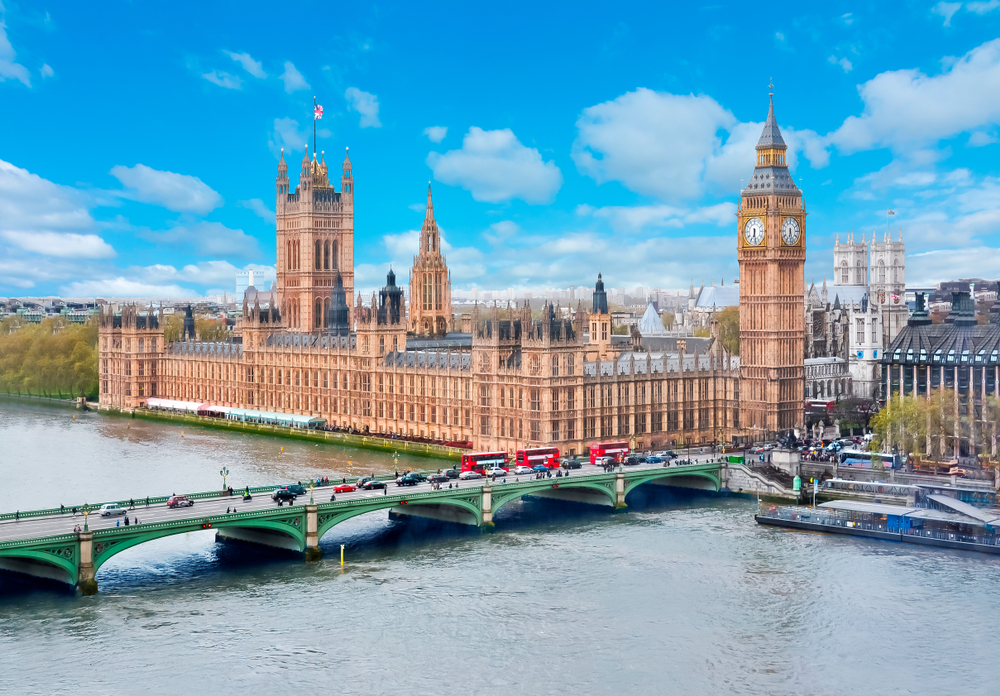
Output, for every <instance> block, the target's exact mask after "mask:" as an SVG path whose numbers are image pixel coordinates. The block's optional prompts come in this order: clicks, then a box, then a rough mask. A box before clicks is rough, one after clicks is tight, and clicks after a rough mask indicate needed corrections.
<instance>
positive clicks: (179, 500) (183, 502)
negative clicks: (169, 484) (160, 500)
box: [167, 495, 194, 508]
mask: <svg viewBox="0 0 1000 696" xmlns="http://www.w3.org/2000/svg"><path fill="white" fill-rule="evenodd" d="M192 505H194V501H193V500H191V499H190V498H187V497H185V496H183V495H172V496H170V499H169V500H167V507H168V508H179V507H191V506H192Z"/></svg>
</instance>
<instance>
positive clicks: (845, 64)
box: [826, 56, 854, 73]
mask: <svg viewBox="0 0 1000 696" xmlns="http://www.w3.org/2000/svg"><path fill="white" fill-rule="evenodd" d="M826 60H827V61H828V62H829V63H830V64H831V65H839V66H840V67H841V68H842V69H843V70H844V72H845V73H847V72H851V71H852V70H854V65H853V64H852V63H851V61H849V60H847V58H840V59H838V58H837V56H830V57H829V58H827V59H826Z"/></svg>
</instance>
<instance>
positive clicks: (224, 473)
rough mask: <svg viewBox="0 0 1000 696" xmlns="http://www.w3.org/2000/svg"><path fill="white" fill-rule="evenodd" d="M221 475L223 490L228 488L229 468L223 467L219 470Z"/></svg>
mask: <svg viewBox="0 0 1000 696" xmlns="http://www.w3.org/2000/svg"><path fill="white" fill-rule="evenodd" d="M219 476H221V477H222V490H226V477H227V476H229V468H228V467H225V466H224V467H222V470H221V471H219Z"/></svg>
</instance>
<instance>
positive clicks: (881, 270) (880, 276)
mask: <svg viewBox="0 0 1000 696" xmlns="http://www.w3.org/2000/svg"><path fill="white" fill-rule="evenodd" d="M878 282H880V283H884V282H885V261H883V260H882V259H879V260H878Z"/></svg>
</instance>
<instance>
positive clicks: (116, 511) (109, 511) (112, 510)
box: [100, 503, 128, 517]
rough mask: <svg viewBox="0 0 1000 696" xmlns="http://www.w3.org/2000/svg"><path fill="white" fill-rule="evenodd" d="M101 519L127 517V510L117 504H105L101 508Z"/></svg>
mask: <svg viewBox="0 0 1000 696" xmlns="http://www.w3.org/2000/svg"><path fill="white" fill-rule="evenodd" d="M100 513H101V517H118V516H119V515H127V514H128V508H126V507H121V506H120V505H119V504H118V503H105V504H104V505H102V506H101V510H100Z"/></svg>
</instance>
